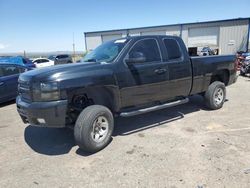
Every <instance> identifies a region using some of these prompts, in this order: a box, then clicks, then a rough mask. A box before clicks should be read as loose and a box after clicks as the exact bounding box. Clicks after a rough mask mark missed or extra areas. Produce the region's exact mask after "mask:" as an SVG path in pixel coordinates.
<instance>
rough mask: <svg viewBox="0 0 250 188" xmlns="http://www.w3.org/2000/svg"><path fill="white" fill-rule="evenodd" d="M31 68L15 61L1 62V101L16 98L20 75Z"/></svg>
mask: <svg viewBox="0 0 250 188" xmlns="http://www.w3.org/2000/svg"><path fill="white" fill-rule="evenodd" d="M27 70H29V68H27V67H26V66H23V65H20V64H13V63H3V62H1V63H0V103H3V102H7V101H10V100H13V99H15V98H16V96H17V94H18V90H17V84H18V77H19V75H20V74H21V73H23V72H25V71H27Z"/></svg>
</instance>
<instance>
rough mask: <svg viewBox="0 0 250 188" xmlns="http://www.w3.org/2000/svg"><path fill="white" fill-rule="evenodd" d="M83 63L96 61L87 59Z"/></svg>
mask: <svg viewBox="0 0 250 188" xmlns="http://www.w3.org/2000/svg"><path fill="white" fill-rule="evenodd" d="M84 62H96V59H87V60H84Z"/></svg>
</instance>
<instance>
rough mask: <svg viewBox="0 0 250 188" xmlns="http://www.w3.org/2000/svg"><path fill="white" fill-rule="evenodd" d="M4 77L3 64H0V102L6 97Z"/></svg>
mask: <svg viewBox="0 0 250 188" xmlns="http://www.w3.org/2000/svg"><path fill="white" fill-rule="evenodd" d="M5 91H6V84H5V78H4V74H3V65H0V102H3V101H4V99H5V98H6V97H7V93H6V92H5Z"/></svg>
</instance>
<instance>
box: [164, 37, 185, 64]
mask: <svg viewBox="0 0 250 188" xmlns="http://www.w3.org/2000/svg"><path fill="white" fill-rule="evenodd" d="M163 42H164V45H165V47H166V49H167V53H168V59H169V60H173V59H179V58H181V50H180V47H179V45H178V43H177V41H176V40H174V39H164V40H163Z"/></svg>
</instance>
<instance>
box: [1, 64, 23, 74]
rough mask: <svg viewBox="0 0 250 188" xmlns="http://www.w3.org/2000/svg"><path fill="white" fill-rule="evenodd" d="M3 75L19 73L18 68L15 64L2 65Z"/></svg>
mask: <svg viewBox="0 0 250 188" xmlns="http://www.w3.org/2000/svg"><path fill="white" fill-rule="evenodd" d="M2 70H3V75H4V76H10V75H14V74H19V69H18V68H17V67H16V66H13V65H10V66H4V67H3V68H2Z"/></svg>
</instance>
